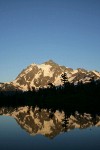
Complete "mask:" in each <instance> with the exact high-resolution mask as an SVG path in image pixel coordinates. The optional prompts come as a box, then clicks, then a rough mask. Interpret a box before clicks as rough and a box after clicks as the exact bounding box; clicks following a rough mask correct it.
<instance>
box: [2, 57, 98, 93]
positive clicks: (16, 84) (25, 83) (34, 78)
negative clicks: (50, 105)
mask: <svg viewBox="0 0 100 150" xmlns="http://www.w3.org/2000/svg"><path fill="white" fill-rule="evenodd" d="M64 72H66V74H67V77H68V81H69V82H70V83H74V84H77V82H79V81H81V82H83V83H87V82H90V80H91V78H94V79H95V80H98V79H100V72H98V71H87V70H85V69H83V68H78V69H76V70H73V69H72V68H68V67H65V66H60V65H59V64H57V63H55V62H54V61H52V60H49V61H47V62H44V63H42V64H35V63H33V64H31V65H29V66H28V67H27V68H25V69H24V70H22V72H21V73H20V74H19V75H18V76H17V77H16V79H15V80H14V81H12V82H8V83H0V91H15V90H22V91H28V90H32V89H33V88H36V89H37V88H46V87H48V84H49V83H52V84H53V85H55V86H59V85H62V82H61V74H62V73H64Z"/></svg>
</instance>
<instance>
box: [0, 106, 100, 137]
mask: <svg viewBox="0 0 100 150" xmlns="http://www.w3.org/2000/svg"><path fill="white" fill-rule="evenodd" d="M0 115H4V116H11V117H13V118H14V119H15V120H16V121H17V123H18V124H19V125H20V126H21V128H22V129H24V130H25V131H27V132H28V133H29V134H30V135H32V136H35V135H37V134H41V135H44V136H46V137H48V138H54V137H55V136H57V135H58V134H60V133H62V132H67V131H70V130H73V129H75V128H79V129H84V128H88V127H93V126H96V127H100V116H99V115H96V116H95V118H94V117H93V116H92V115H91V114H87V113H83V114H80V113H78V112H75V113H74V114H71V115H67V114H65V112H64V111H59V110H56V111H55V112H52V111H51V109H40V108H39V107H35V108H32V107H28V106H25V107H18V108H11V107H9V108H5V107H3V108H0Z"/></svg>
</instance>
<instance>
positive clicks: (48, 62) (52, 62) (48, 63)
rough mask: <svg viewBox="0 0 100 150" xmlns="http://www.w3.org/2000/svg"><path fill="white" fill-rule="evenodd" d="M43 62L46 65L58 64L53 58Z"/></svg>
mask: <svg viewBox="0 0 100 150" xmlns="http://www.w3.org/2000/svg"><path fill="white" fill-rule="evenodd" d="M44 64H46V65H58V64H57V63H55V62H54V61H53V60H51V59H50V60H48V61H46V62H44Z"/></svg>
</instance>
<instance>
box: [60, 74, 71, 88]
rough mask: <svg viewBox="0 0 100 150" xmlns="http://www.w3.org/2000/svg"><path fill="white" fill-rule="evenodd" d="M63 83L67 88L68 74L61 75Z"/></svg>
mask: <svg viewBox="0 0 100 150" xmlns="http://www.w3.org/2000/svg"><path fill="white" fill-rule="evenodd" d="M61 81H62V83H63V85H64V86H66V85H67V84H68V83H69V81H68V77H67V74H66V73H65V72H64V73H63V74H62V75H61Z"/></svg>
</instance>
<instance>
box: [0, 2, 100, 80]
mask: <svg viewBox="0 0 100 150" xmlns="http://www.w3.org/2000/svg"><path fill="white" fill-rule="evenodd" d="M48 59H52V60H54V61H55V62H56V63H59V64H60V65H65V66H67V67H71V68H73V69H76V68H79V67H81V68H86V69H88V70H98V71H100V0H0V82H4V81H5V82H6V81H11V80H14V79H15V78H16V76H17V75H18V74H19V73H20V71H21V70H22V69H24V68H25V67H26V66H28V65H29V64H31V63H33V62H35V63H39V64H40V63H42V62H45V61H47V60H48Z"/></svg>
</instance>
